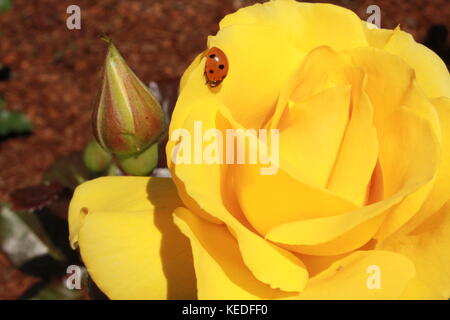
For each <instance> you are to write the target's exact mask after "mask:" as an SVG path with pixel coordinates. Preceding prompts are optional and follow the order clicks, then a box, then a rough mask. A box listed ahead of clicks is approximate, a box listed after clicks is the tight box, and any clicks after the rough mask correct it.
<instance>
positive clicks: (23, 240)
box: [0, 205, 65, 267]
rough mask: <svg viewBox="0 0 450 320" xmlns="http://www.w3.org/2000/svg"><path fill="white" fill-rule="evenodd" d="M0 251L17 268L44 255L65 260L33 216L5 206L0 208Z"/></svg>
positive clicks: (57, 259)
mask: <svg viewBox="0 0 450 320" xmlns="http://www.w3.org/2000/svg"><path fill="white" fill-rule="evenodd" d="M0 249H2V250H3V252H5V253H6V254H7V255H8V257H9V259H10V260H11V262H12V263H13V264H14V265H15V266H17V267H21V266H23V265H24V264H25V263H26V262H28V261H30V260H32V259H34V258H37V257H41V256H46V255H49V256H51V257H52V258H53V259H55V260H56V261H61V262H63V261H64V260H65V257H64V255H63V254H62V253H61V251H60V250H59V249H58V248H56V247H55V245H54V244H53V243H52V242H51V241H50V239H49V237H48V236H47V234H46V232H45V230H44V228H43V227H42V225H41V223H40V222H39V219H38V218H37V217H36V215H35V214H33V213H28V212H16V211H13V210H11V209H10V208H9V206H7V205H4V206H2V207H1V208H0Z"/></svg>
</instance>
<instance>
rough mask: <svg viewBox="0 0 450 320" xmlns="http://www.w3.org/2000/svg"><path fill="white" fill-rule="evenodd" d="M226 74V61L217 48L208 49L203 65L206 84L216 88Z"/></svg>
mask: <svg viewBox="0 0 450 320" xmlns="http://www.w3.org/2000/svg"><path fill="white" fill-rule="evenodd" d="M227 74H228V59H227V56H226V55H225V53H224V52H223V51H222V50H220V49H219V48H216V47H213V48H211V49H209V51H208V53H207V57H206V63H205V78H206V84H208V85H209V86H210V87H211V88H214V87H217V86H218V85H220V83H221V82H222V81H223V79H225V77H226V76H227Z"/></svg>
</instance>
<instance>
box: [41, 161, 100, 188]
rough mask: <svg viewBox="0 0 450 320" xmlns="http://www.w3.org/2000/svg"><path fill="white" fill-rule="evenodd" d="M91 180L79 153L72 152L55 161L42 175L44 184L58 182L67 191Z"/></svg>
mask: <svg viewBox="0 0 450 320" xmlns="http://www.w3.org/2000/svg"><path fill="white" fill-rule="evenodd" d="M91 178H92V174H91V173H90V172H89V170H88V168H86V166H85V164H84V162H83V154H82V153H81V152H73V153H70V154H68V155H67V156H64V157H63V158H61V159H59V160H57V161H56V162H55V163H54V164H53V165H52V166H51V167H50V168H49V169H48V170H47V171H46V172H45V174H44V178H43V181H44V182H58V183H60V184H62V185H63V186H65V187H67V188H69V189H72V190H73V189H75V188H76V187H77V186H78V185H79V184H81V183H83V182H84V181H87V180H89V179H91Z"/></svg>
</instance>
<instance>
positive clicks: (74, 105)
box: [0, 0, 450, 299]
mask: <svg viewBox="0 0 450 320" xmlns="http://www.w3.org/2000/svg"><path fill="white" fill-rule="evenodd" d="M255 2H264V1H251V0H190V1H189V0H149V1H138V0H127V1H119V0H98V1H88V0H70V1H67V0H39V1H30V0H13V9H12V10H10V11H8V12H6V13H3V14H0V63H1V64H2V65H4V66H6V67H8V68H9V70H10V78H9V80H7V81H0V94H1V95H3V96H4V98H5V100H6V106H7V108H8V109H11V110H17V111H23V112H25V113H26V114H27V115H28V117H29V118H30V120H31V121H32V123H33V125H34V130H33V133H32V134H31V135H27V136H21V137H16V138H13V139H8V140H5V141H0V202H1V201H7V200H8V193H9V192H10V191H11V190H12V189H15V188H19V187H24V186H28V185H31V184H36V183H39V182H40V179H41V178H42V175H43V173H44V171H45V170H46V169H47V168H48V167H49V166H50V165H51V164H52V163H53V162H54V161H55V160H56V159H57V158H59V157H61V156H63V155H65V154H68V153H70V152H72V151H78V150H81V149H82V148H83V147H84V145H85V144H86V143H87V141H88V140H89V139H90V137H91V127H90V116H91V103H92V101H93V98H94V96H95V93H96V91H97V84H98V81H99V70H100V67H101V65H102V63H103V59H104V55H105V47H106V45H105V43H104V42H103V41H101V40H100V39H99V38H100V36H102V35H104V34H106V35H108V36H110V37H111V38H112V39H113V41H114V43H115V44H116V45H117V47H118V48H119V50H120V51H121V53H122V54H123V56H124V57H125V59H126V61H127V62H128V64H129V65H130V66H131V67H132V69H133V70H135V72H136V73H137V75H138V77H139V78H140V79H142V80H143V81H144V83H149V82H150V81H151V80H155V81H160V80H165V79H169V78H177V77H179V76H180V75H181V74H182V72H183V71H184V69H185V68H186V67H187V66H188V64H189V63H190V61H191V60H192V59H193V58H194V57H195V55H196V54H197V53H198V52H200V51H202V50H203V49H204V48H205V44H206V37H207V36H208V35H209V34H214V33H216V32H217V30H218V22H219V20H220V19H221V17H223V16H224V15H226V14H228V13H230V12H233V11H235V10H236V9H238V8H239V7H241V6H244V5H248V4H251V3H255ZM320 2H332V3H336V4H339V5H342V6H344V7H347V8H350V9H352V10H354V11H355V12H356V13H357V14H358V15H359V16H360V17H361V18H363V19H366V18H367V16H368V15H367V14H366V8H367V7H368V6H369V5H371V4H377V5H379V6H380V8H381V24H382V27H384V28H393V27H395V26H396V25H398V24H400V25H401V26H402V28H403V29H404V30H406V31H409V32H411V33H412V34H413V35H414V37H415V39H416V40H417V41H420V42H422V41H423V40H424V39H425V36H426V34H427V30H428V29H429V28H430V26H432V25H433V24H444V25H447V27H448V23H449V21H450V5H449V2H448V1H447V0H433V1H427V0H415V1H403V0H396V1H395V0H386V1H376V0H367V1H366V0H364V1H350V0H341V1H320ZM71 4H76V5H78V6H80V8H81V12H82V19H81V30H68V29H67V28H66V22H65V19H66V18H67V14H66V8H67V7H68V6H69V5H71ZM33 281H34V279H32V278H30V277H28V276H24V275H23V274H21V273H20V272H18V271H15V270H12V269H11V267H10V264H9V262H8V261H7V259H6V258H5V257H3V256H2V255H1V253H0V299H5V298H10V299H11V298H16V297H18V296H20V295H21V294H22V293H23V291H24V288H26V287H28V286H29V285H30V284H31V283H33Z"/></svg>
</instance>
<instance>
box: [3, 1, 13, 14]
mask: <svg viewBox="0 0 450 320" xmlns="http://www.w3.org/2000/svg"><path fill="white" fill-rule="evenodd" d="M11 8H12V1H11V0H0V13H2V12H5V11H8V10H9V9H11Z"/></svg>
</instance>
